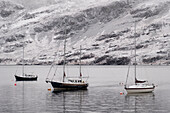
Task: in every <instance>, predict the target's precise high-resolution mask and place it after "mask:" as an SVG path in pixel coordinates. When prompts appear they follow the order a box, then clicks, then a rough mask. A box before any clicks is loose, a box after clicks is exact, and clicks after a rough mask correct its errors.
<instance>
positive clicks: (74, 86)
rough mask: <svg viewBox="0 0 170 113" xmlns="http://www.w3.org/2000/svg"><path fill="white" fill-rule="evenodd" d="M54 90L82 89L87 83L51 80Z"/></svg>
mask: <svg viewBox="0 0 170 113" xmlns="http://www.w3.org/2000/svg"><path fill="white" fill-rule="evenodd" d="M51 85H52V86H53V88H54V90H82V89H87V87H88V83H79V84H77V83H64V82H52V81H51Z"/></svg>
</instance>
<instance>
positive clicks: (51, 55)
mask: <svg viewBox="0 0 170 113" xmlns="http://www.w3.org/2000/svg"><path fill="white" fill-rule="evenodd" d="M80 2H81V4H80ZM169 9H170V1H169V0H162V1H158V0H142V1H141V0H129V2H128V0H126V1H119V0H100V1H96V0H86V1H84V0H81V1H80V0H70V1H59V0H56V3H55V4H53V5H50V6H45V7H41V8H38V9H36V10H32V11H28V10H26V9H25V8H24V6H22V5H18V4H15V3H11V2H5V1H2V2H0V20H1V22H0V34H1V35H0V45H1V46H0V63H1V64H21V63H22V53H23V46H24V47H25V52H24V53H25V59H24V61H25V63H26V64H38V65H40V64H51V63H52V62H53V61H54V59H55V61H56V63H57V64H62V59H63V58H62V56H63V42H64V39H65V38H66V39H67V48H66V51H67V53H66V57H67V63H68V64H78V59H79V55H80V52H79V46H80V45H82V55H81V59H82V63H83V64H103V65H127V64H129V62H130V61H131V60H132V61H133V59H134V51H133V50H134V38H135V37H136V42H137V43H136V44H137V46H136V48H137V62H138V64H152V65H158V64H169V63H170V49H169V48H170V46H169V45H170V33H169V31H170V12H169ZM135 23H136V34H135V29H134V26H135Z"/></svg>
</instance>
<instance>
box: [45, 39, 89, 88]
mask: <svg viewBox="0 0 170 113" xmlns="http://www.w3.org/2000/svg"><path fill="white" fill-rule="evenodd" d="M65 49H66V39H65V41H64V63H63V79H62V81H54V80H48V77H47V78H46V83H51V85H52V87H53V88H54V90H58V91H60V90H62V91H64V90H83V89H87V87H88V83H87V81H84V80H83V79H82V74H81V46H80V63H79V65H80V75H79V77H76V78H67V77H66V74H65V61H66V57H65ZM54 76H55V74H54ZM84 78H85V77H84Z"/></svg>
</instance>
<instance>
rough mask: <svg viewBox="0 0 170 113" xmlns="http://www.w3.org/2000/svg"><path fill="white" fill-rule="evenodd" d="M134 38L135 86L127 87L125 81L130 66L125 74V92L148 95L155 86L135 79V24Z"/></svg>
mask: <svg viewBox="0 0 170 113" xmlns="http://www.w3.org/2000/svg"><path fill="white" fill-rule="evenodd" d="M134 35H135V37H134V45H135V46H134V50H135V63H134V66H135V67H134V78H135V84H133V85H127V80H128V76H129V69H130V65H129V68H128V73H127V78H126V82H125V90H126V91H127V93H150V92H153V91H154V89H155V85H154V84H149V83H148V81H145V80H138V79H137V77H136V65H137V63H136V22H135V34H134Z"/></svg>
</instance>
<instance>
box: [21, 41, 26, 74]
mask: <svg viewBox="0 0 170 113" xmlns="http://www.w3.org/2000/svg"><path fill="white" fill-rule="evenodd" d="M24 46H25V43H24V42H23V53H22V76H24V49H25V48H24Z"/></svg>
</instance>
